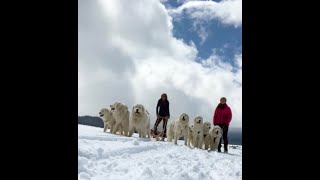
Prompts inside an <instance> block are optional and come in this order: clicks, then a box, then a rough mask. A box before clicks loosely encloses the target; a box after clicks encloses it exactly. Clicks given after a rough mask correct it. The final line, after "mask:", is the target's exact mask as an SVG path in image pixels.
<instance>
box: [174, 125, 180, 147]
mask: <svg viewBox="0 0 320 180" xmlns="http://www.w3.org/2000/svg"><path fill="white" fill-rule="evenodd" d="M178 128H179V127H177V128H176V129H175V130H174V144H176V145H177V144H178V136H179V135H178Z"/></svg>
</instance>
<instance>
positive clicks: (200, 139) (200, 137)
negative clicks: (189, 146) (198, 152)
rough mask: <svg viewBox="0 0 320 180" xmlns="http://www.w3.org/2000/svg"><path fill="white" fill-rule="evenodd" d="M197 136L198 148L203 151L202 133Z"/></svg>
mask: <svg viewBox="0 0 320 180" xmlns="http://www.w3.org/2000/svg"><path fill="white" fill-rule="evenodd" d="M199 135H200V136H199V142H198V148H200V149H203V146H202V145H203V133H200V134H199Z"/></svg>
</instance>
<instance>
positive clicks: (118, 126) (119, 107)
mask: <svg viewBox="0 0 320 180" xmlns="http://www.w3.org/2000/svg"><path fill="white" fill-rule="evenodd" d="M110 107H111V108H114V112H113V117H114V119H115V121H116V123H115V124H114V126H113V128H112V133H113V134H116V132H117V131H120V134H121V135H125V136H128V135H129V116H130V112H129V110H128V107H127V106H126V105H125V104H122V103H121V102H115V103H114V104H113V105H110Z"/></svg>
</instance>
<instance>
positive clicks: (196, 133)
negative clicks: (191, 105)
mask: <svg viewBox="0 0 320 180" xmlns="http://www.w3.org/2000/svg"><path fill="white" fill-rule="evenodd" d="M202 143H203V117H202V116H196V117H195V118H194V120H193V140H192V144H193V146H194V147H197V148H200V149H202Z"/></svg>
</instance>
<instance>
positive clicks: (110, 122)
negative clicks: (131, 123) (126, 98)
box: [99, 108, 116, 132]
mask: <svg viewBox="0 0 320 180" xmlns="http://www.w3.org/2000/svg"><path fill="white" fill-rule="evenodd" d="M112 114H113V111H112V110H109V109H107V108H102V109H101V110H100V112H99V115H100V117H101V119H102V120H103V124H104V129H103V132H107V129H108V128H109V129H110V132H112V128H113V126H114V124H115V123H116V120H115V119H114V117H113V115H112Z"/></svg>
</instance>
